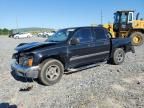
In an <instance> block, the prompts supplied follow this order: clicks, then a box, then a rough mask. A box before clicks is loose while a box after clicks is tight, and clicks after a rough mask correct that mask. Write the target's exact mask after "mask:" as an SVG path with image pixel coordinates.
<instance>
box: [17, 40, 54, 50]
mask: <svg viewBox="0 0 144 108" xmlns="http://www.w3.org/2000/svg"><path fill="white" fill-rule="evenodd" d="M53 44H56V42H32V43H22V44H19V45H18V46H17V47H16V48H15V50H16V51H18V52H22V51H27V50H32V49H35V48H39V47H42V46H48V45H53Z"/></svg>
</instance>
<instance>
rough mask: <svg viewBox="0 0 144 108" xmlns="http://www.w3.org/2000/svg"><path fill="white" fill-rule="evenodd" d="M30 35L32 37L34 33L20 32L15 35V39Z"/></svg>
mask: <svg viewBox="0 0 144 108" xmlns="http://www.w3.org/2000/svg"><path fill="white" fill-rule="evenodd" d="M30 37H32V34H30V33H19V34H16V35H14V38H15V39H19V38H30Z"/></svg>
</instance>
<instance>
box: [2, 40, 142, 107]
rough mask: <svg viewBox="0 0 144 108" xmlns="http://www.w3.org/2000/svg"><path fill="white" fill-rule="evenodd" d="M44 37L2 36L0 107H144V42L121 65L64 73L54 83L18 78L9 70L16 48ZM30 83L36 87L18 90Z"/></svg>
mask: <svg viewBox="0 0 144 108" xmlns="http://www.w3.org/2000/svg"><path fill="white" fill-rule="evenodd" d="M43 40H44V39H43V38H31V39H19V40H15V39H10V38H6V37H0V108H4V107H7V106H8V105H10V106H12V105H15V106H17V107H18V108H144V45H143V46H140V47H136V53H135V54H132V53H127V55H126V60H125V62H124V63H123V64H122V65H119V66H114V65H109V64H103V65H101V66H98V67H95V68H91V69H87V70H83V71H80V72H77V73H72V74H69V75H64V76H63V78H62V79H61V81H60V82H59V83H57V84H55V85H53V86H48V87H47V86H43V85H40V84H38V83H37V82H29V83H26V82H24V81H23V80H22V81H19V80H16V79H15V78H14V77H13V76H12V75H11V73H10V72H11V69H10V63H11V56H12V53H13V52H14V50H13V49H14V48H15V47H16V46H17V44H19V43H21V42H33V41H43ZM27 85H33V89H32V90H31V91H28V92H20V91H19V89H20V88H23V87H26V86H27Z"/></svg>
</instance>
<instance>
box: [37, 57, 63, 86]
mask: <svg viewBox="0 0 144 108" xmlns="http://www.w3.org/2000/svg"><path fill="white" fill-rule="evenodd" d="M63 72H64V67H63V64H62V63H61V62H60V61H58V60H56V59H47V60H45V61H44V62H43V63H42V64H41V71H40V73H39V80H40V82H41V83H42V84H44V85H46V86H50V85H53V84H56V83H57V82H59V81H60V79H61V78H62V75H63Z"/></svg>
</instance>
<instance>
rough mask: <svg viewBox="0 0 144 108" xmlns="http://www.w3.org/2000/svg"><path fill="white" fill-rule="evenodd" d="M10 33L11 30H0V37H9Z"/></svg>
mask: <svg viewBox="0 0 144 108" xmlns="http://www.w3.org/2000/svg"><path fill="white" fill-rule="evenodd" d="M10 33H11V30H9V29H7V28H3V29H0V35H9V34H10Z"/></svg>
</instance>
